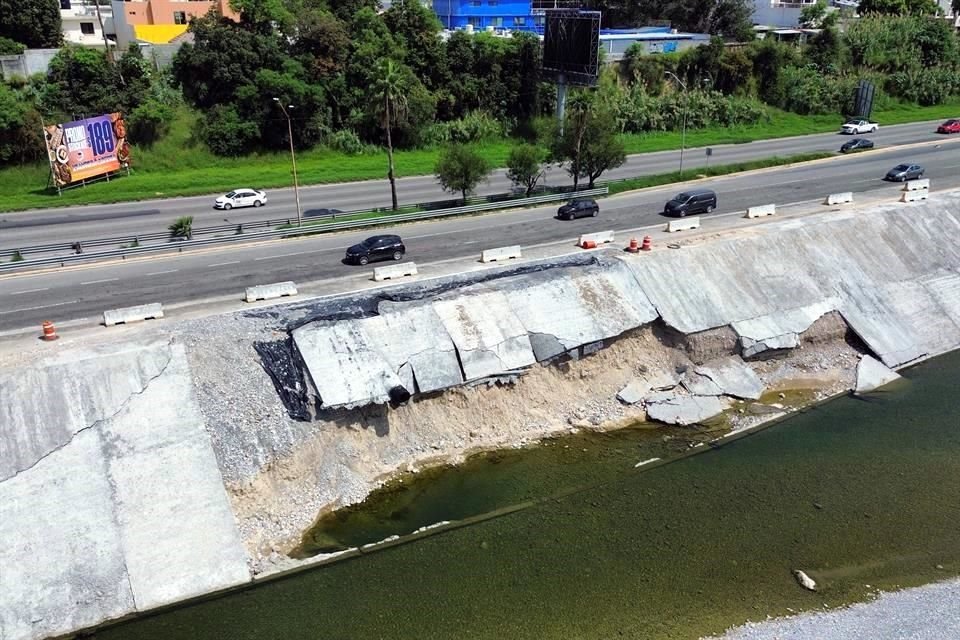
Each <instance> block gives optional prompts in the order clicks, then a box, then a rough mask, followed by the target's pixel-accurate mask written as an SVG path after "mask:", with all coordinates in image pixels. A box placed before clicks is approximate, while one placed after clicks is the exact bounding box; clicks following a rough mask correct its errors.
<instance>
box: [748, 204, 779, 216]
mask: <svg viewBox="0 0 960 640" xmlns="http://www.w3.org/2000/svg"><path fill="white" fill-rule="evenodd" d="M776 213H777V205H775V204H765V205H762V206H759V207H749V208H748V209H747V213H746V215H744V216H743V217H744V218H762V217H764V216H772V215H774V214H776Z"/></svg>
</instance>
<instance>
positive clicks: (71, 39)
mask: <svg viewBox="0 0 960 640" xmlns="http://www.w3.org/2000/svg"><path fill="white" fill-rule="evenodd" d="M97 9H98V7H97V4H96V2H95V0H60V21H61V23H62V24H63V27H62V28H63V39H64V40H65V41H66V42H68V43H70V44H80V45H84V46H87V47H99V48H100V49H103V48H105V47H106V43H105V42H104V38H103V34H104V33H106V34H107V42H109V44H110V46H111V47H113V46H115V45H116V41H115V38H114V35H113V34H114V33H115V31H114V26H113V11H112V10H111V7H110V5H109V4H107V5H100V6H99V10H100V12H99V16H98V15H97Z"/></svg>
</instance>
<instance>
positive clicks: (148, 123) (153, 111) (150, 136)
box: [127, 99, 174, 147]
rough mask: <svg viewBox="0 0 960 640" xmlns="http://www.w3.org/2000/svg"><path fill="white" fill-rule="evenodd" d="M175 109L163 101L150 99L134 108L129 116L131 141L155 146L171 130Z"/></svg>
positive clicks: (141, 144)
mask: <svg viewBox="0 0 960 640" xmlns="http://www.w3.org/2000/svg"><path fill="white" fill-rule="evenodd" d="M173 117H174V112H173V109H172V108H171V107H170V106H169V105H167V104H164V103H163V102H161V101H159V100H156V99H150V100H147V101H145V102H143V103H142V104H140V106H138V107H137V108H136V109H134V110H133V111H132V112H131V113H130V116H129V117H128V118H127V125H128V127H129V130H130V141H131V142H133V143H135V144H138V145H140V146H143V147H150V146H153V143H155V142H156V141H158V140H159V139H160V138H162V137H163V136H165V135H167V133H168V132H169V131H170V122H171V121H172V120H173Z"/></svg>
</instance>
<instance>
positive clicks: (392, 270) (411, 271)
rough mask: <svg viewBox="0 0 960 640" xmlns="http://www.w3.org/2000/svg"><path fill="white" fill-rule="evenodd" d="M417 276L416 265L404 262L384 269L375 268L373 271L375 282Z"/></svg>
mask: <svg viewBox="0 0 960 640" xmlns="http://www.w3.org/2000/svg"><path fill="white" fill-rule="evenodd" d="M415 275H417V265H416V264H414V263H413V262H404V263H403V264H391V265H387V266H386V267H377V268H376V269H374V270H373V279H374V280H376V281H377V282H382V281H384V280H393V279H394V278H403V277H405V276H415Z"/></svg>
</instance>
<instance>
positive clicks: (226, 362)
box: [0, 193, 960, 640]
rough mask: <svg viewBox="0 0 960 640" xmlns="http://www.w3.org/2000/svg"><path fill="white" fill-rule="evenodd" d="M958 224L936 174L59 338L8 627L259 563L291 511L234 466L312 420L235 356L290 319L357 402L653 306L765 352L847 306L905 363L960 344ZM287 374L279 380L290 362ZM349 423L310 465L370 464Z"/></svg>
mask: <svg viewBox="0 0 960 640" xmlns="http://www.w3.org/2000/svg"><path fill="white" fill-rule="evenodd" d="M957 237H960V193H955V194H941V195H935V196H932V197H931V198H930V199H929V200H927V201H925V202H923V203H917V204H909V205H905V204H897V205H890V206H886V207H878V208H873V209H870V210H851V211H844V212H829V213H824V214H821V215H817V216H811V217H808V218H805V219H802V220H783V221H769V220H768V221H765V222H764V223H763V224H762V225H758V226H756V227H754V228H752V229H751V231H750V232H749V233H746V234H743V233H738V234H735V235H732V236H731V237H729V238H720V239H714V240H695V241H693V242H691V243H690V244H686V245H684V246H683V247H682V248H680V249H666V248H661V247H657V248H656V250H654V251H652V252H649V253H647V252H645V253H642V254H640V255H629V254H621V253H613V252H609V253H604V254H598V253H593V254H583V255H584V256H596V259H595V260H591V259H590V258H589V257H587V258H581V259H580V260H579V261H577V260H565V261H560V262H551V263H541V264H532V265H527V266H526V267H518V266H517V265H511V266H510V267H507V268H504V269H503V270H498V271H495V272H493V271H486V272H482V273H483V274H486V275H482V274H481V275H461V276H457V277H455V278H452V279H450V280H449V281H444V282H442V283H440V285H429V286H428V285H425V284H421V285H417V284H413V285H397V286H395V287H390V288H388V289H384V290H380V291H378V292H376V293H370V294H355V295H351V296H345V297H344V298H343V299H334V300H330V299H327V300H324V301H322V302H320V301H318V302H316V303H310V302H297V303H288V304H285V305H278V306H276V307H272V308H271V309H270V310H269V312H267V311H260V312H247V313H237V314H232V315H230V316H229V317H224V318H221V319H218V320H216V321H215V322H213V323H212V324H213V325H214V326H212V327H207V326H205V325H198V324H196V322H197V321H185V322H183V323H170V324H166V325H163V328H161V329H153V328H139V327H138V328H137V329H131V330H129V331H128V332H127V333H126V334H125V335H127V336H131V335H132V336H134V339H133V341H130V342H125V343H124V342H113V341H112V342H110V343H109V344H106V345H104V346H101V347H89V346H88V347H83V348H80V347H78V346H71V345H70V344H69V343H67V341H66V340H61V341H60V342H59V343H56V344H57V345H58V346H57V347H56V349H55V350H51V351H50V353H52V354H55V355H50V356H47V357H45V358H43V359H42V360H37V361H35V362H29V363H28V364H26V365H23V364H21V365H19V366H17V367H13V368H9V367H8V368H6V369H0V540H2V541H3V544H2V545H0V638H4V640H28V639H29V640H34V639H40V638H45V637H50V636H56V635H62V634H67V633H69V632H72V631H75V630H79V629H83V628H87V627H91V626H94V625H97V624H100V623H102V622H104V621H108V620H112V619H116V618H120V617H123V616H126V615H129V614H132V613H136V612H141V611H145V610H148V609H151V608H155V607H157V606H161V605H164V604H167V603H171V602H176V601H180V600H184V599H187V598H190V597H193V596H197V595H201V594H205V593H209V592H212V591H216V590H218V589H222V588H227V587H231V586H237V585H241V584H244V583H247V582H249V580H250V579H251V575H252V574H251V570H250V568H249V567H250V566H251V565H252V564H253V562H254V560H255V558H254V557H253V554H254V551H253V548H254V544H253V543H250V542H249V541H250V540H251V539H253V538H256V537H257V532H256V531H255V532H254V533H253V534H251V533H250V532H249V531H246V532H245V533H241V531H240V529H241V528H242V527H243V526H247V527H253V528H257V527H260V528H265V527H268V526H271V524H272V522H273V521H272V519H271V517H265V518H260V515H261V512H260V511H258V509H263V508H264V507H263V506H262V505H261V504H259V503H244V508H247V509H248V511H247V512H245V513H240V511H239V510H240V509H241V507H240V506H238V505H240V504H241V503H242V501H241V500H240V499H239V498H238V497H237V494H238V493H240V491H236V492H234V491H233V489H232V487H238V486H241V484H242V481H243V480H244V479H243V478H238V473H237V470H238V469H245V468H246V467H247V465H250V464H251V463H250V461H251V460H252V459H253V458H255V457H256V456H259V455H261V453H260V452H266V453H263V455H264V456H266V455H267V453H270V452H278V451H280V450H282V449H283V448H284V447H286V449H285V450H283V451H280V452H279V453H276V457H275V458H272V459H271V458H268V457H264V458H263V459H262V460H261V461H260V463H261V466H262V467H266V466H269V464H270V463H271V462H272V461H273V460H276V459H277V458H278V457H280V456H281V455H296V453H297V447H301V446H302V443H305V442H309V438H312V437H315V436H316V433H315V432H311V430H312V429H315V428H316V427H314V425H312V424H311V423H310V422H307V421H304V420H293V419H292V418H290V417H289V416H287V415H286V414H285V413H284V411H283V408H284V406H285V405H283V404H281V402H280V400H279V399H278V394H277V391H276V390H275V389H274V388H271V385H270V382H269V379H268V378H267V376H266V375H263V376H262V379H261V378H257V377H256V375H254V374H255V373H262V371H259V370H258V371H254V372H253V373H250V372H249V371H248V372H247V373H245V374H244V375H226V374H225V373H224V372H226V371H230V372H234V371H237V370H239V366H232V365H231V364H230V363H232V362H236V363H240V364H241V365H242V366H250V367H252V368H256V367H259V366H264V367H265V368H267V370H268V371H269V365H268V364H265V363H261V362H260V360H259V359H258V355H257V354H258V353H261V351H260V350H258V349H255V347H257V346H258V345H255V344H254V341H255V340H258V339H260V338H263V337H264V336H273V339H274V340H277V337H278V336H279V337H280V338H282V337H284V334H283V332H282V331H280V330H278V327H284V328H286V329H288V330H289V332H290V334H291V336H292V340H291V343H292V345H293V347H292V351H291V353H292V356H294V357H290V358H288V359H287V360H285V361H284V366H287V367H288V368H290V367H291V366H292V368H294V369H299V370H297V371H296V372H295V373H296V374H297V376H301V375H302V379H304V380H306V381H307V382H308V385H307V386H308V388H309V389H310V391H309V393H312V394H313V396H314V397H313V400H314V402H313V403H312V404H311V405H310V406H312V407H316V405H317V401H318V402H319V403H321V404H320V407H319V409H318V411H319V412H321V413H322V412H324V411H325V410H326V409H331V410H335V411H334V413H336V414H337V415H339V416H341V417H342V416H343V415H344V413H346V414H347V415H353V414H357V413H361V412H358V411H353V408H357V407H364V406H366V405H371V404H373V405H385V404H387V403H388V402H390V401H391V400H393V401H396V400H401V401H402V400H403V399H404V398H406V397H408V396H410V395H413V396H417V395H421V394H422V395H426V394H438V393H442V392H443V391H444V390H446V389H450V388H452V387H457V386H460V385H464V384H467V383H470V382H473V381H476V380H483V379H485V378H490V377H494V378H495V377H497V376H508V377H509V376H511V375H513V374H515V373H516V372H517V371H518V370H522V369H524V368H530V367H532V366H534V365H536V363H538V362H546V361H549V360H551V359H553V358H556V357H557V356H562V355H564V354H567V355H570V356H572V357H578V358H579V357H583V356H584V354H586V353H590V352H592V351H595V350H596V349H598V348H601V347H602V345H603V344H604V343H605V342H606V341H609V340H610V339H612V338H615V337H617V336H621V335H622V334H624V333H625V332H629V331H630V330H632V329H636V328H638V327H643V326H645V325H649V324H651V323H653V322H655V321H658V320H660V321H662V322H663V323H664V324H666V325H668V326H669V327H672V328H674V329H676V330H677V331H679V332H682V333H684V334H695V333H698V332H702V331H706V330H710V329H715V328H718V327H726V326H729V327H731V328H732V330H733V331H734V332H735V334H736V336H737V339H738V341H739V350H740V353H741V355H743V356H745V357H750V356H756V355H761V354H763V353H764V352H765V351H768V350H783V349H792V348H794V347H797V346H798V345H799V336H800V334H801V333H803V332H804V331H805V330H807V329H808V328H809V327H810V326H811V325H813V324H814V322H816V321H817V320H818V318H822V317H823V316H824V315H826V314H828V313H830V312H837V313H839V314H840V315H841V316H842V318H843V319H844V320H845V321H846V322H847V324H848V325H849V326H850V327H851V328H852V329H853V330H854V331H855V332H856V333H857V334H858V335H859V336H860V337H861V338H862V339H863V341H864V343H865V344H866V345H867V346H868V347H869V349H870V350H872V351H873V352H874V353H875V354H876V355H877V357H878V358H879V359H880V360H882V361H883V363H884V364H886V365H887V366H889V367H892V368H898V367H902V366H904V365H907V364H910V363H912V362H915V361H917V360H919V359H922V358H924V357H927V356H933V355H937V354H940V353H943V352H945V351H948V350H952V349H956V348H957V347H958V346H960V243H958V242H957V241H956V238H957ZM490 274H495V276H496V277H494V276H491V275H490ZM496 274H499V275H496ZM431 286H432V287H433V288H432V289H431V288H430V287H431ZM311 305H312V306H311ZM258 314H259V315H258ZM191 322H194V324H191ZM256 322H260V324H258V325H256V326H257V328H258V329H257V331H258V332H259V333H256V335H257V336H258V337H252V336H254V334H255V332H253V331H251V330H249V327H250V326H252V325H254V324H256ZM198 326H201V327H202V328H200V329H198V328H197V327H198ZM225 326H229V327H232V328H233V329H232V333H231V334H230V335H223V334H222V332H221V331H220V330H221V329H222V328H223V327H225ZM114 335H115V334H114ZM158 335H159V336H161V338H162V339H158V338H157V336H158ZM138 336H151V337H150V338H146V337H138ZM264 339H266V338H264ZM285 343H286V341H284V340H278V344H285ZM259 346H260V347H262V345H259ZM231 351H234V352H237V353H230V352H231ZM288 351H290V349H288ZM230 358H234V359H233V360H230ZM198 363H200V364H201V365H203V363H206V367H207V371H205V372H201V371H199V370H197V369H198V367H197V366H196V365H197V364H198ZM278 366H279V365H278ZM705 372H706V373H710V372H709V371H706V370H705ZM270 373H271V375H272V376H273V380H274V383H275V384H276V385H277V388H278V389H279V388H280V387H281V386H282V385H281V384H279V383H278V382H277V381H278V380H279V379H281V378H282V377H283V375H282V373H281V372H278V371H271V372H270ZM711 375H712V376H714V377H715V373H714V374H711ZM297 379H301V378H300V377H297ZM711 379H713V378H712V377H711ZM523 383H524V380H523V379H520V380H519V382H518V384H520V385H522V384H523ZM251 384H254V385H256V387H255V388H252V387H251V386H250V385H251ZM294 387H297V385H292V386H291V388H294ZM264 398H269V399H272V400H273V401H274V404H275V406H273V405H270V404H269V402H267V400H265V399H264ZM205 403H209V404H205ZM376 411H377V412H380V413H385V414H387V415H388V414H389V412H390V411H391V409H389V408H385V407H380V408H378V409H377V410H376ZM377 415H380V414H377ZM316 424H321V423H320V421H319V420H318V421H317V423H316ZM343 424H346V423H343ZM331 431H332V434H331V433H325V434H324V437H327V438H330V439H329V440H326V441H325V442H328V443H329V445H330V446H327V447H323V448H319V447H315V448H317V451H316V455H318V456H323V457H324V459H325V460H327V459H336V458H342V459H344V460H346V461H347V462H345V463H344V464H343V466H338V467H331V466H329V465H328V466H324V467H323V468H322V469H320V468H319V467H318V466H316V465H314V464H312V463H311V464H305V465H304V469H305V471H303V473H304V474H305V476H304V477H305V478H306V479H305V480H304V482H305V483H307V484H309V483H310V482H313V483H314V484H315V485H316V484H318V483H319V484H330V485H333V484H335V483H336V482H341V481H342V478H339V476H336V474H338V473H339V474H341V475H344V474H346V475H348V474H351V473H352V474H356V475H357V476H358V477H360V476H362V474H363V473H364V470H363V469H362V468H361V464H360V462H358V461H361V460H364V459H366V458H374V459H379V458H377V454H376V453H375V451H376V450H375V449H373V448H366V449H365V448H364V447H372V446H373V445H367V444H365V443H366V442H371V441H376V440H381V441H382V440H385V439H387V438H388V435H387V433H388V431H389V430H385V431H383V432H382V433H378V434H363V433H361V434H360V435H355V434H352V433H351V431H350V430H348V429H339V430H331ZM364 437H366V438H368V440H366V441H362V440H360V438H364ZM389 437H395V438H397V439H398V441H399V440H402V441H404V442H408V441H409V442H410V443H413V444H411V449H406V450H404V451H417V452H420V453H418V454H412V453H407V454H405V456H406V457H411V456H412V457H411V459H409V460H407V459H403V460H396V461H392V459H391V460H389V461H388V462H391V464H393V462H395V463H396V464H395V465H394V466H395V467H397V468H400V467H405V468H409V467H410V466H414V465H417V464H418V463H419V462H420V460H419V459H413V458H415V457H416V455H421V456H425V457H426V456H429V455H432V452H431V449H430V444H431V443H430V442H425V441H424V443H423V444H424V446H423V447H419V446H414V444H417V443H418V442H419V441H418V438H419V439H420V441H423V439H424V438H425V437H426V436H424V435H423V434H421V433H420V432H419V431H414V430H408V431H405V432H398V433H396V434H395V435H390V436H389ZM281 438H287V439H288V440H287V441H285V442H286V443H287V444H285V445H283V446H280V445H279V444H277V443H278V442H279V440H280V439H281ZM244 439H245V440H244ZM244 443H246V444H244ZM314 446H315V445H314ZM244 447H247V448H244ZM304 448H305V447H304ZM334 461H335V460H334ZM325 464H326V463H325ZM354 467H356V469H354ZM331 469H334V471H331ZM311 474H315V475H311ZM248 477H253V476H248ZM360 480H362V481H363V482H365V483H366V484H365V485H364V486H372V485H374V484H375V482H376V480H375V479H374V477H370V478H367V477H362V478H360ZM266 481H267V482H269V481H270V479H269V478H268V479H267V480H266ZM363 482H357V483H355V486H360V485H361V484H363ZM338 486H340V485H338ZM355 497H356V496H353V498H355ZM361 497H362V496H361ZM298 499H299V498H298ZM337 499H339V496H338V497H337ZM249 504H254V506H252V507H248V506H247V505H249ZM281 506H282V507H283V508H287V507H286V505H281ZM290 508H291V509H292V508H293V507H290ZM313 514H315V512H313ZM313 514H306V521H307V523H309V521H310V520H311V516H312V515H313ZM238 522H239V523H240V524H238ZM251 523H253V524H251ZM256 523H260V524H256Z"/></svg>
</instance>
